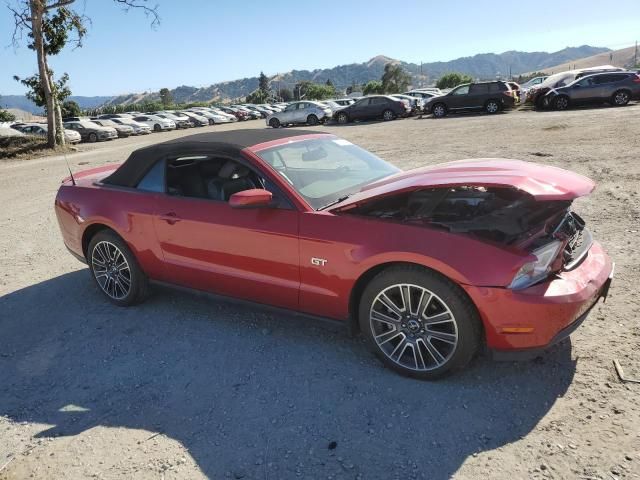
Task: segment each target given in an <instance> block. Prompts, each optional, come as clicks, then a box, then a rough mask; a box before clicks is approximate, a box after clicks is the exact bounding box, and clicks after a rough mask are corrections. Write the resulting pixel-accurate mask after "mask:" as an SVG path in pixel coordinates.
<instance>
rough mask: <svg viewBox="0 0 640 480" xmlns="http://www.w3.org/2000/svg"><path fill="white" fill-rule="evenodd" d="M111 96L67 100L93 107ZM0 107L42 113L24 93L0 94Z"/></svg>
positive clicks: (81, 105)
mask: <svg viewBox="0 0 640 480" xmlns="http://www.w3.org/2000/svg"><path fill="white" fill-rule="evenodd" d="M112 98H113V97H83V96H74V95H72V96H71V97H69V100H73V101H74V102H78V105H80V108H95V107H97V106H99V105H102V104H103V103H105V102H107V101H109V100H111V99H112ZM0 107H2V108H17V109H20V110H24V111H26V112H29V113H33V114H41V113H43V109H42V108H41V107H38V106H36V104H35V103H33V102H32V101H31V100H29V99H28V98H27V97H25V96H24V95H2V96H0Z"/></svg>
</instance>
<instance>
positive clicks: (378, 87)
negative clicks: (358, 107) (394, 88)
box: [349, 80, 384, 95]
mask: <svg viewBox="0 0 640 480" xmlns="http://www.w3.org/2000/svg"><path fill="white" fill-rule="evenodd" d="M349 93H350V92H349ZM362 93H363V94H365V95H376V94H382V93H384V86H383V85H382V82H381V81H380V80H371V81H369V82H367V84H366V85H365V86H364V88H363V89H362Z"/></svg>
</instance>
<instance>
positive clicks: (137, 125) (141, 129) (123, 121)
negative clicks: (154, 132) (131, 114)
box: [111, 118, 151, 135]
mask: <svg viewBox="0 0 640 480" xmlns="http://www.w3.org/2000/svg"><path fill="white" fill-rule="evenodd" d="M111 121H112V122H114V123H115V124H116V125H127V126H129V127H131V128H133V135H148V134H150V133H151V127H149V126H148V125H146V124H144V123H141V122H136V121H135V120H134V119H133V118H113V119H111Z"/></svg>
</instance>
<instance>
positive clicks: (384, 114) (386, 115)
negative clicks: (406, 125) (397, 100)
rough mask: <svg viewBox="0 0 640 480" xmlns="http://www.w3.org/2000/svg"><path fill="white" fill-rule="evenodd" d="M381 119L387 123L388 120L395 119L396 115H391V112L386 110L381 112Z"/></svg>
mask: <svg viewBox="0 0 640 480" xmlns="http://www.w3.org/2000/svg"><path fill="white" fill-rule="evenodd" d="M382 119H383V120H384V121H385V122H388V121H389V120H395V119H396V114H395V113H393V110H389V109H388V108H387V109H386V110H385V111H384V112H382Z"/></svg>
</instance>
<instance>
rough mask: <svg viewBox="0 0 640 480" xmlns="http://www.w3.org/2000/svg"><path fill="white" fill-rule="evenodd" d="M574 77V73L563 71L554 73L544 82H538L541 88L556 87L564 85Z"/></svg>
mask: <svg viewBox="0 0 640 480" xmlns="http://www.w3.org/2000/svg"><path fill="white" fill-rule="evenodd" d="M575 78H576V74H575V73H572V72H563V73H556V74H555V75H551V76H550V77H548V78H547V79H546V80H545V81H544V82H542V83H541V84H540V87H541V88H546V87H548V88H556V87H564V86H565V85H568V84H569V83H571V82H573V80H574V79H575Z"/></svg>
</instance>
